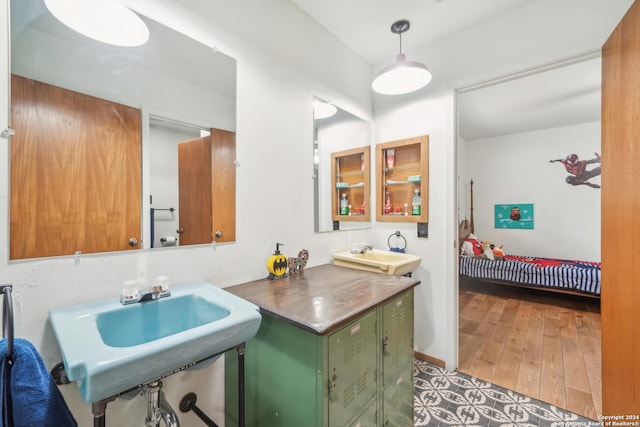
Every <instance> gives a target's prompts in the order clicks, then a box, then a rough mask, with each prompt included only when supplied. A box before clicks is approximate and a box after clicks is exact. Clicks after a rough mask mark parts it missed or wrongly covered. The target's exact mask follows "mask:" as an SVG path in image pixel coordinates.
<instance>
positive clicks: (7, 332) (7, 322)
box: [0, 285, 13, 360]
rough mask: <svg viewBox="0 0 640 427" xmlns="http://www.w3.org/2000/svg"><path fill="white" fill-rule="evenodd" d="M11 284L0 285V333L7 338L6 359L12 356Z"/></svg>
mask: <svg viewBox="0 0 640 427" xmlns="http://www.w3.org/2000/svg"><path fill="white" fill-rule="evenodd" d="M11 290H12V286H11V285H0V294H3V295H4V304H3V306H2V334H3V336H4V337H5V338H7V359H8V360H11V358H12V357H13V301H12V300H11Z"/></svg>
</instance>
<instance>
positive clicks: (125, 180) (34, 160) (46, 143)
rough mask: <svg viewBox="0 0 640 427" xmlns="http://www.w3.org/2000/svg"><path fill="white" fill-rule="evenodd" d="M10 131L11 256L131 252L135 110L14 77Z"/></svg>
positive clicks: (135, 202)
mask: <svg viewBox="0 0 640 427" xmlns="http://www.w3.org/2000/svg"><path fill="white" fill-rule="evenodd" d="M11 126H12V127H13V128H14V129H15V131H16V134H15V136H13V137H12V138H11V178H10V180H11V184H10V186H11V190H10V197H11V199H10V205H11V207H10V236H9V238H10V259H23V258H34V257H47V256H56V255H70V254H73V253H74V252H75V251H81V252H84V253H91V252H105V251H115V250H124V249H132V247H131V246H129V243H128V242H129V239H130V238H131V237H136V238H137V239H138V241H139V240H140V230H141V223H140V215H141V212H140V209H141V201H142V197H141V159H142V152H141V150H142V147H141V116H140V110H138V109H135V108H131V107H127V106H124V105H120V104H115V103H112V102H109V101H105V100H101V99H98V98H93V97H90V96H87V95H84V94H81V93H77V92H72V91H69V90H66V89H62V88H59V87H55V86H51V85H47V84H44V83H41V82H37V81H34V80H30V79H26V78H23V77H19V76H12V81H11ZM139 247H140V246H139V245H138V246H135V247H133V248H139Z"/></svg>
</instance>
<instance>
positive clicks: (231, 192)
mask: <svg viewBox="0 0 640 427" xmlns="http://www.w3.org/2000/svg"><path fill="white" fill-rule="evenodd" d="M211 161H212V167H213V171H212V183H211V187H212V188H213V194H212V212H213V240H215V241H216V242H234V241H235V240H236V163H235V161H236V134H235V132H230V131H226V130H220V129H211Z"/></svg>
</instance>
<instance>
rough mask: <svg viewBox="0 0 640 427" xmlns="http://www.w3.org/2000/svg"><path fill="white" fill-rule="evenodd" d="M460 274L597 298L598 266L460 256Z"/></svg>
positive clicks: (597, 264)
mask: <svg viewBox="0 0 640 427" xmlns="http://www.w3.org/2000/svg"><path fill="white" fill-rule="evenodd" d="M460 274H461V275H463V276H469V277H473V278H477V279H492V280H501V281H505V282H511V283H517V284H520V285H531V286H541V287H553V288H562V289H566V290H571V291H576V292H584V293H588V294H594V295H600V263H599V262H587V261H571V260H564V259H552V258H534V257H525V256H517V255H507V256H505V257H504V260H500V261H498V260H496V261H491V260H488V259H483V258H476V257H468V256H462V257H461V258H460Z"/></svg>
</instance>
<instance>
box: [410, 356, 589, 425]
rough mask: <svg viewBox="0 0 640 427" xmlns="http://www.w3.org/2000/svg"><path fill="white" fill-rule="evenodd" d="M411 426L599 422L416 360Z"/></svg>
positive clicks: (576, 423)
mask: <svg viewBox="0 0 640 427" xmlns="http://www.w3.org/2000/svg"><path fill="white" fill-rule="evenodd" d="M414 385H415V387H414V423H413V424H414V426H434V427H435V426H478V427H534V426H535V427H568V426H576V427H583V426H598V425H601V423H599V422H597V421H594V420H590V419H588V418H584V417H581V416H579V415H576V414H574V413H572V412H568V411H565V410H563V409H560V408H556V407H555V406H553V405H549V404H548V403H544V402H541V401H539V400H536V399H532V398H530V397H527V396H523V395H521V394H518V393H516V392H513V391H511V390H507V389H505V388H502V387H498V386H496V385H493V384H491V383H488V382H485V381H482V380H479V379H477V378H473V377H470V376H468V375H465V374H462V373H460V372H452V371H447V370H446V369H442V368H440V367H437V366H434V365H431V364H429V363H426V362H423V361H420V360H416V361H415V364H414Z"/></svg>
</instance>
